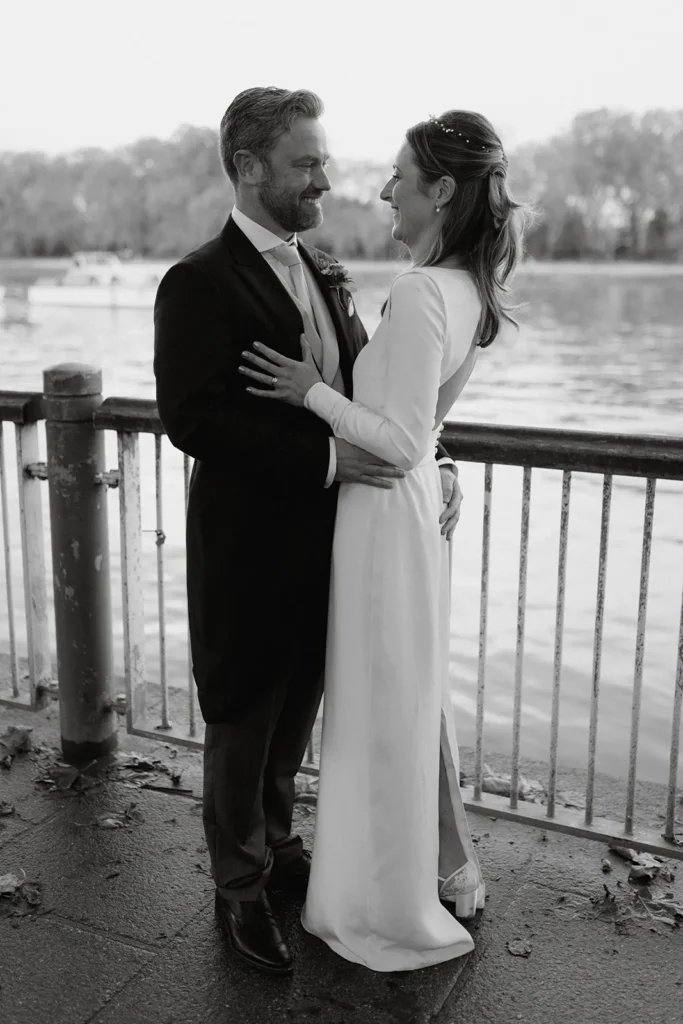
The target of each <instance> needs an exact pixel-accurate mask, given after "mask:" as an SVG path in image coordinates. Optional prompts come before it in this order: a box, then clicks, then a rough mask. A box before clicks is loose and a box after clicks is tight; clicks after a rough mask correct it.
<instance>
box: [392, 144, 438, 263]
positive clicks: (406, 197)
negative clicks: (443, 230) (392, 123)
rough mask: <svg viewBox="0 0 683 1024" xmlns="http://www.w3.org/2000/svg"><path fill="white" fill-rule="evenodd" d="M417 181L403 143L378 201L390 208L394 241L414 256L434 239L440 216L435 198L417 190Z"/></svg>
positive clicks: (408, 150) (414, 166) (411, 158)
mask: <svg viewBox="0 0 683 1024" xmlns="http://www.w3.org/2000/svg"><path fill="white" fill-rule="evenodd" d="M418 178H419V175H418V168H417V164H416V163H415V158H414V155H413V150H412V148H411V146H410V144H409V143H408V142H407V141H406V142H404V143H403V145H402V146H401V148H400V150H399V152H398V155H397V157H396V163H395V164H394V173H393V175H392V176H391V178H389V181H388V182H387V183H386V185H385V186H384V188H383V189H382V191H381V192H380V199H382V200H383V201H384V202H385V203H389V205H390V206H391V209H392V212H393V217H394V226H393V229H392V232H391V233H392V235H393V237H394V238H395V239H396V241H397V242H403V244H404V245H407V246H408V248H409V249H410V251H411V253H412V254H413V255H415V252H416V249H423V248H424V247H425V245H426V244H428V243H429V242H431V240H432V239H433V238H434V236H435V235H436V232H437V231H438V227H439V216H440V215H439V214H438V213H437V212H436V202H435V200H434V198H432V196H431V195H425V194H424V193H423V192H421V191H420V189H419V188H418V184H419V182H418ZM431 191H432V190H431V189H430V192H431Z"/></svg>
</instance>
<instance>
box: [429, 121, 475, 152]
mask: <svg viewBox="0 0 683 1024" xmlns="http://www.w3.org/2000/svg"><path fill="white" fill-rule="evenodd" d="M428 123H429V124H433V125H436V127H437V128H439V129H440V130H441V131H442V132H444V134H446V135H459V136H460V138H461V139H464V140H465V142H466V143H467V145H468V146H472V145H474V143H472V142H470V140H469V139H468V138H467V137H466V136H465V135H463V133H462V132H459V131H458V130H457V128H449V127H448V125H445V124H444V123H443V121H440V120H439V118H438V117H434V115H433V114H430V116H429V122H428ZM477 149H481V150H482V151H483V152H484V153H489V152H490V149H489V147H488V146H477Z"/></svg>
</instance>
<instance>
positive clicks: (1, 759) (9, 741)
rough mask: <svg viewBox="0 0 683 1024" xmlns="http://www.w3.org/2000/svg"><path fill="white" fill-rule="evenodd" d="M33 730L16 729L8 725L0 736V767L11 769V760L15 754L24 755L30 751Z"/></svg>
mask: <svg viewBox="0 0 683 1024" xmlns="http://www.w3.org/2000/svg"><path fill="white" fill-rule="evenodd" d="M32 732H33V729H18V728H17V727H16V726H14V725H10V726H9V728H8V729H7V732H6V733H5V735H4V736H0V765H2V767H3V768H11V767H12V759H13V758H15V757H16V756H17V754H26V753H28V751H29V750H30V749H31V733H32Z"/></svg>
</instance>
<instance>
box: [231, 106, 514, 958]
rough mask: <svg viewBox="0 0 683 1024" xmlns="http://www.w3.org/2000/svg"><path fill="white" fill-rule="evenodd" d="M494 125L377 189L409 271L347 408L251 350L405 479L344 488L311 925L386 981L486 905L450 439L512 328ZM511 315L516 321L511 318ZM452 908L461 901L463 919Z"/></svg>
mask: <svg viewBox="0 0 683 1024" xmlns="http://www.w3.org/2000/svg"><path fill="white" fill-rule="evenodd" d="M506 170H507V159H506V157H505V154H504V152H503V149H502V146H501V143H500V140H499V138H498V136H497V135H496V133H495V131H494V130H493V128H492V126H491V125H490V123H489V122H488V121H487V120H486V118H484V117H482V116H481V115H480V114H476V113H471V112H468V111H461V110H452V111H448V112H447V113H445V114H443V115H442V116H441V117H439V118H431V119H430V120H428V121H424V122H421V123H420V124H417V125H415V126H414V127H413V128H411V129H409V131H408V132H407V134H406V139H405V141H404V143H403V145H402V147H401V149H400V151H399V153H398V155H397V157H396V164H395V166H394V173H393V175H392V177H391V179H390V180H389V181H388V182H387V184H386V186H385V187H384V189H383V190H382V193H381V198H382V199H383V200H384V201H385V202H387V203H389V204H390V206H391V209H392V213H393V220H394V224H393V236H394V238H395V239H397V240H400V241H402V242H403V243H404V244H405V245H406V246H407V247H408V249H409V251H410V256H411V265H410V268H409V269H407V270H406V271H405V272H403V273H402V274H400V275H399V277H397V279H396V280H395V281H394V283H393V285H392V287H391V291H390V294H389V299H388V302H387V304H386V307H385V309H384V311H383V315H382V320H381V323H380V325H379V327H378V328H377V331H376V332H375V334H374V335H373V337H372V339H371V341H370V342H369V343H368V344H367V346H366V347H365V348H364V349H363V350H362V352H361V353H360V355H359V356H358V359H357V361H356V363H355V366H354V372H353V394H354V400H353V401H352V402H351V401H349V400H348V399H347V398H345V397H344V396H343V395H340V394H339V393H338V392H337V391H334V390H332V388H330V387H328V386H327V385H326V384H325V383H323V381H322V379H321V375H320V373H319V372H318V369H317V367H316V364H315V362H314V360H313V357H312V354H311V349H310V347H309V345H308V343H307V342H306V340H305V338H302V350H303V358H302V361H300V362H299V361H297V360H292V359H288V358H286V357H284V356H282V355H280V354H279V353H277V352H275V351H273V350H272V349H269V348H266V347H265V346H263V345H258V344H255V345H254V348H255V349H256V353H258V354H254V353H248V354H245V358H247V359H248V360H249V362H250V364H251V365H250V367H243V368H242V370H243V372H245V373H247V374H248V376H250V377H252V378H253V379H254V380H255V381H258V382H259V383H260V384H262V385H263V384H265V385H268V386H269V387H268V388H267V389H263V388H256V387H253V388H250V389H249V390H250V391H251V393H252V394H254V395H255V396H258V397H261V398H266V399H277V400H281V401H285V402H290V403H291V404H294V405H305V406H306V408H308V409H309V410H311V411H312V412H314V413H315V414H316V415H317V416H320V417H322V418H323V419H324V420H326V421H327V422H328V423H329V424H330V426H331V427H332V429H333V431H334V434H335V436H336V437H339V438H343V439H344V440H346V441H349V442H350V443H351V444H354V445H357V446H358V447H361V448H364V449H366V450H367V451H369V452H372V453H373V454H375V455H377V456H379V457H380V458H382V459H384V460H386V461H387V462H390V463H392V464H393V465H395V466H397V467H399V468H401V469H403V470H405V471H406V475H405V477H404V478H403V479H402V480H399V481H397V484H396V486H395V487H393V488H392V489H391V490H382V489H378V488H374V487H364V486H360V485H358V484H342V485H341V488H340V493H339V505H338V511H337V520H336V529H335V539H334V550H333V562H332V579H331V591H330V614H329V625H328V637H327V660H326V669H325V703H324V713H323V730H322V746H321V754H320V784H319V795H318V808H317V816H316V831H315V842H314V847H313V861H312V866H311V876H310V882H309V887H308V893H307V897H306V903H305V906H304V909H303V913H302V923H303V926H304V928H305V929H306V930H307V931H309V932H310V933H312V934H313V935H317V936H318V937H319V938H321V939H323V940H324V941H325V942H326V943H327V944H328V945H329V946H330V947H331V948H332V949H333V950H334V951H335V952H336V953H338V954H340V955H341V956H343V957H345V958H346V959H347V960H351V961H353V962H355V963H360V964H364V965H366V966H367V967H369V968H371V969H372V970H375V971H399V970H412V969H415V968H419V967H425V966H427V965H429V964H436V963H439V962H441V961H444V960H449V959H452V958H453V957H458V956H462V955H463V954H464V953H468V952H470V950H472V948H473V942H472V938H471V936H470V934H469V932H468V931H467V930H466V929H465V928H463V926H462V925H461V924H459V923H458V921H457V920H456V918H457V917H460V918H469V917H472V916H473V915H474V914H475V912H476V910H477V909H479V908H481V907H483V905H484V881H483V878H482V874H481V870H480V868H479V864H478V861H477V857H476V854H475V851H474V847H473V844H472V840H471V838H470V833H469V829H468V824H467V818H466V815H465V811H464V808H463V804H462V799H461V796H460V789H459V780H458V748H457V742H456V737H455V726H454V721H453V708H452V703H451V700H450V694H449V688H448V664H449V639H450V628H449V613H450V609H449V597H450V574H449V557H448V555H449V553H448V542H447V539H446V538H444V537H443V536H442V535H441V532H440V528H439V515H440V513H441V510H442V496H441V486H440V481H439V471H438V468H437V464H436V461H435V455H434V452H435V445H436V441H437V438H438V435H439V432H440V429H441V426H442V421H443V418H444V417H445V416H446V415H447V413H448V412H449V411H450V409H451V408H452V406H453V404H454V402H455V401H456V400H457V398H458V395H459V394H460V392H461V391H462V389H463V387H464V386H465V384H466V382H467V380H468V378H469V376H470V374H471V372H472V369H473V367H474V364H475V360H476V357H477V352H478V350H479V348H484V347H486V346H487V345H490V344H491V342H492V341H494V339H495V338H496V336H497V335H498V333H499V330H500V328H501V325H502V322H503V321H504V320H508V321H510V320H511V317H510V314H509V312H508V311H507V310H506V307H505V304H504V294H505V291H506V288H505V281H506V279H507V278H508V276H509V275H510V273H511V272H512V270H513V269H514V267H515V265H516V263H517V261H518V259H519V257H520V254H521V234H522V232H521V213H522V211H521V209H520V207H519V206H518V205H517V204H516V203H515V202H514V201H513V200H512V198H511V197H510V194H509V192H508V189H507V183H506ZM513 322H514V321H513ZM444 903H451V904H454V908H453V909H454V914H455V916H454V914H453V913H451V912H450V911H449V910H448V909H447V907H446V906H445V905H444Z"/></svg>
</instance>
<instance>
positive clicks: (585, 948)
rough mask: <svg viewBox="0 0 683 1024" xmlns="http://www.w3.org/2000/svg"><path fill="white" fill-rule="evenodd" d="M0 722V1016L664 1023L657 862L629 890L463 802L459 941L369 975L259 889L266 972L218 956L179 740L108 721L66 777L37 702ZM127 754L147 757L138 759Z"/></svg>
mask: <svg viewBox="0 0 683 1024" xmlns="http://www.w3.org/2000/svg"><path fill="white" fill-rule="evenodd" d="M0 721H1V722H2V725H1V726H0V734H2V733H4V732H5V731H6V728H7V726H8V725H15V726H31V727H32V728H33V732H32V734H31V737H32V742H33V748H34V749H32V750H31V751H29V752H27V753H18V754H17V755H16V756H15V757H14V758H13V759H12V760H11V764H10V767H4V768H0V889H2V888H5V889H7V890H11V889H12V888H13V885H14V883H13V882H12V877H14V878H15V879H16V881H17V882H18V881H20V880H22V879H23V884H22V885H21V886H20V887H19V888H16V891H15V892H14V895H12V892H11V891H7V892H5V894H4V895H2V896H0V1021H2V1022H3V1024H86V1022H88V1024H90V1022H92V1024H195V1022H196V1024H219V1022H221V1024H222V1022H225V1024H228V1022H229V1024H280V1022H294V1024H300V1022H301V1024H308V1022H310V1024H423V1022H428V1021H429V1022H433V1024H511V1022H516V1021H522V1022H524V1024H536V1022H538V1024H565V1022H567V1024H569V1022H571V1024H612V1022H614V1024H631V1022H633V1024H636V1022H637V1024H675V1022H679V1021H683V928H681V927H679V926H677V925H676V923H675V921H676V920H679V921H681V923H683V920H682V919H680V918H678V919H676V918H675V914H674V911H673V910H671V909H670V908H669V909H667V904H666V902H665V903H664V904H655V903H651V902H650V903H648V900H647V896H648V894H650V895H654V896H655V897H656V896H661V897H663V898H665V899H667V897H665V894H666V893H673V894H674V899H675V900H678V901H682V900H683V869H679V870H678V874H676V862H669V864H668V865H667V867H671V868H672V869H673V877H672V879H671V880H667V881H662V880H661V879H660V880H659V881H657V882H656V883H654V884H653V887H652V889H644V888H643V887H642V886H640V885H638V884H636V883H633V884H631V883H629V882H628V881H627V875H628V870H629V866H628V864H627V863H626V862H625V861H623V860H621V859H620V858H619V857H617V856H615V855H609V856H608V854H607V850H606V848H605V847H604V846H602V845H599V844H597V843H593V842H588V841H576V840H573V839H570V838H567V837H564V836H558V835H554V834H551V833H547V834H546V833H543V832H540V831H538V830H536V829H532V828H528V827H525V826H521V825H514V824H510V823H507V822H505V821H502V820H489V819H487V818H484V817H480V816H477V815H472V816H471V819H470V820H471V827H472V831H473V834H474V836H475V837H476V841H477V846H478V850H479V854H480V857H481V861H482V866H483V868H484V872H485V874H486V878H487V882H488V891H489V896H488V898H487V903H486V909H485V911H484V912H483V913H482V914H480V915H478V918H477V919H476V920H475V921H474V922H473V924H472V926H471V927H472V933H473V935H474V938H475V942H476V951H475V952H474V953H473V954H472V955H471V956H469V957H467V958H464V959H463V960H456V961H452V962H451V963H447V964H442V965H439V966H437V967H431V968H427V969H426V970H423V971H418V972H403V973H397V974H384V975H382V974H375V973H373V972H370V971H368V970H365V969H364V968H360V967H358V966H356V965H353V964H349V963H347V962H346V961H345V960H342V959H340V958H339V957H337V956H335V955H334V954H333V953H332V952H331V951H330V950H328V948H327V947H326V946H325V945H324V944H323V943H321V942H319V941H317V940H316V939H313V938H312V937H310V936H308V935H306V933H305V932H304V931H303V930H302V929H301V927H300V925H299V923H298V914H299V910H300V906H298V905H294V906H292V905H289V906H288V905H284V904H283V903H282V902H274V906H275V909H276V911H277V913H278V915H279V917H280V920H281V921H282V923H283V925H284V931H285V933H286V935H287V937H288V939H289V942H290V945H291V946H292V949H293V952H294V954H295V956H296V969H295V972H294V974H293V975H292V976H291V977H290V978H287V979H277V978H275V979H274V978H269V977H267V976H263V975H260V974H258V973H256V972H254V971H251V970H250V969H249V968H247V967H243V966H242V965H241V964H240V963H238V962H236V961H235V960H234V959H233V958H232V956H231V955H230V954H229V952H228V951H227V950H226V949H225V947H224V944H223V941H222V939H221V936H220V933H219V931H218V929H217V927H216V924H215V922H214V918H213V909H212V902H213V886H212V882H211V879H210V877H209V872H208V857H207V852H206V847H205V844H204V838H203V833H202V826H201V812H200V803H199V794H200V792H201V760H200V758H199V757H198V755H197V754H194V753H189V752H187V751H184V750H182V749H181V748H172V747H170V746H168V745H165V744H164V743H163V742H161V741H160V742H159V743H153V742H146V741H143V740H138V739H135V738H131V737H126V736H125V735H122V736H121V751H120V753H119V757H118V758H117V762H116V765H115V766H112V767H110V768H109V769H108V770H107V771H105V772H100V773H99V774H86V775H85V776H83V777H78V778H74V777H73V774H68V773H63V772H62V773H60V772H59V771H58V770H56V766H57V763H58V762H59V749H58V748H59V737H58V713H57V707H56V705H55V706H53V707H52V708H51V709H48V710H47V711H44V712H40V713H38V714H31V713H28V712H17V711H14V710H12V711H10V710H8V709H6V708H0ZM131 752H135V753H137V754H139V755H140V756H142V757H144V758H147V759H148V760H149V759H151V760H156V759H158V760H159V762H160V763H159V764H158V765H157V766H151V767H152V768H153V769H154V770H152V771H144V770H142V769H144V767H145V765H144V763H143V764H140V763H135V762H134V761H131V758H130V756H126V754H128V755H130V753H131ZM2 753H3V751H2V748H1V747H0V758H1V755H2ZM178 775H179V779H178ZM50 778H51V779H52V782H49V781H48V782H39V780H40V779H48V780H49V779H50ZM142 784H144V785H145V787H147V786H157V787H162V788H160V789H158V788H157V789H154V788H141V786H142ZM305 799H306V796H305V795H304V797H303V800H302V802H301V803H299V804H298V806H297V820H298V826H299V828H300V830H301V831H302V832H303V833H304V835H305V836H306V837H307V845H310V838H311V835H312V830H313V823H314V812H315V807H314V804H313V803H307V802H303V801H305ZM681 817H683V811H682V812H681ZM605 858H607V859H608V861H609V862H610V864H611V868H612V870H611V871H609V873H605V872H604V871H603V863H602V861H603V859H605ZM679 879H680V880H679ZM605 885H607V887H608V891H607V890H606V889H605ZM643 896H644V897H645V899H643V898H642V897H643ZM669 899H670V897H669ZM648 907H649V910H648V909H647V908H648ZM653 915H654V916H653ZM657 918H661V920H658V919H657Z"/></svg>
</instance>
